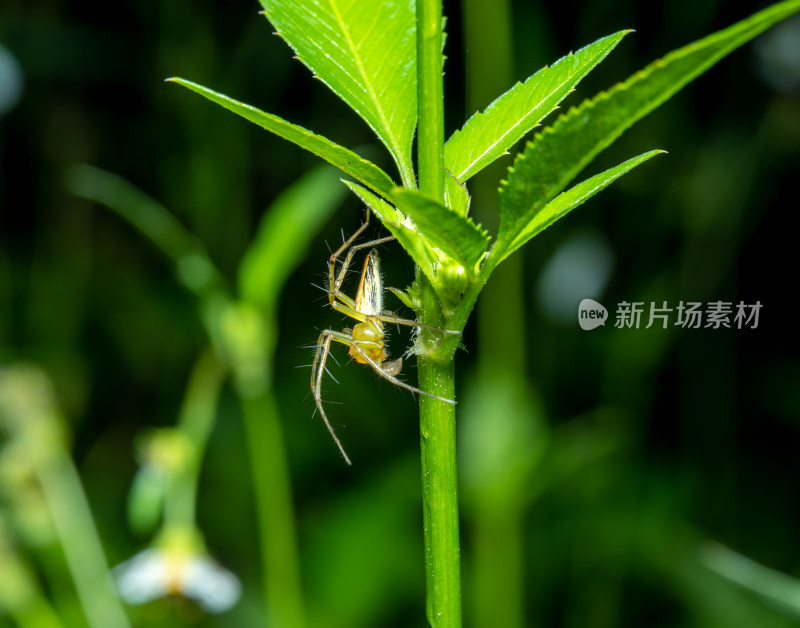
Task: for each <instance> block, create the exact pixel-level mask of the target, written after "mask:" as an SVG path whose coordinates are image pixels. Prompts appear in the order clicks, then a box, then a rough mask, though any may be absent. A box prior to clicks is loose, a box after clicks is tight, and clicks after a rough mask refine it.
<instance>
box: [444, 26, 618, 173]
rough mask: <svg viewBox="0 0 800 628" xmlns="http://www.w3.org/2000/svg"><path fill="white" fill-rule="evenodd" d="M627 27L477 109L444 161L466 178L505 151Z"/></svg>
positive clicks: (449, 146)
mask: <svg viewBox="0 0 800 628" xmlns="http://www.w3.org/2000/svg"><path fill="white" fill-rule="evenodd" d="M628 32H629V31H620V32H618V33H614V34H613V35H609V36H607V37H604V38H602V39H598V40H597V41H596V42H594V43H593V44H589V45H588V46H586V47H585V48H581V49H580V50H579V51H578V52H576V53H575V54H569V55H567V56H565V57H562V58H561V59H559V60H558V61H556V62H555V63H554V64H553V65H552V66H549V67H547V66H545V67H544V68H542V69H541V70H539V71H538V72H537V73H536V74H534V75H533V76H531V77H529V78H528V80H526V81H525V82H524V83H517V84H516V85H515V86H514V87H512V88H511V89H509V90H508V91H507V92H506V93H505V94H503V95H502V96H500V97H499V98H497V100H495V101H494V102H493V103H492V104H490V105H489V106H488V107H487V108H486V110H485V111H482V112H480V111H479V112H477V113H475V114H474V115H473V116H472V117H471V118H470V119H469V120H467V122H466V123H465V124H464V126H463V127H462V128H461V130H459V131H456V132H455V133H453V135H452V137H450V139H449V140H448V141H447V144H445V151H444V154H445V166H447V169H448V170H449V171H450V172H451V173H452V174H453V176H455V177H456V179H458V181H460V182H461V183H464V182H465V181H466V180H467V179H469V178H470V177H471V176H472V175H474V174H475V173H476V172H478V171H480V170H482V169H483V168H484V167H486V166H488V165H489V164H490V163H492V162H493V161H494V160H495V159H497V158H498V157H500V156H501V155H503V154H505V153H506V151H508V149H509V148H511V147H512V146H513V145H514V144H515V143H516V142H517V140H519V139H520V138H521V137H522V136H523V135H525V134H526V133H527V132H528V131H530V130H531V129H532V128H534V127H535V126H536V125H537V124H539V122H540V121H541V120H542V119H543V118H544V117H545V116H547V114H549V113H550V112H551V111H553V109H555V108H556V107H557V106H558V103H560V102H561V101H562V100H563V99H564V98H565V97H566V96H567V95H568V94H569V93H570V92H572V90H573V89H574V88H575V85H577V84H578V82H579V81H580V80H581V79H582V78H583V77H584V76H586V74H588V73H589V72H590V71H591V70H592V69H593V68H594V67H595V66H596V65H597V64H598V63H600V62H601V61H602V60H603V59H604V58H605V57H606V55H607V54H608V53H609V52H611V51H612V50H613V49H614V47H615V46H616V45H617V44H618V43H619V42H620V41H621V40H622V38H623V37H624V36H625V35H626V34H627V33H628Z"/></svg>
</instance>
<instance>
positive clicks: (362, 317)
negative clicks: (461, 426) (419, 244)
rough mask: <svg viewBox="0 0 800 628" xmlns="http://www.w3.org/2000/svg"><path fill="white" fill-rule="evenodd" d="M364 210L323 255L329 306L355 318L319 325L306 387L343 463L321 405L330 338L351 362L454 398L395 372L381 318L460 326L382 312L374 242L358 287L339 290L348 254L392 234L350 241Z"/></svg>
mask: <svg viewBox="0 0 800 628" xmlns="http://www.w3.org/2000/svg"><path fill="white" fill-rule="evenodd" d="M369 213H370V212H369V210H368V211H367V217H366V220H365V221H364V224H362V225H361V226H360V227H359V228H358V229H357V230H356V231H355V233H353V235H351V236H350V237H349V238H347V240H345V242H344V243H343V244H342V246H340V247H339V248H338V249H336V251H335V252H334V253H332V254H331V256H330V258H329V259H328V300H329V301H330V304H331V307H332V308H333V309H335V310H336V311H338V312H341V313H342V314H345V315H346V316H349V317H350V318H353V319H355V320H356V321H358V323H357V324H355V325H354V326H353V328H352V329H349V328H348V329H345V330H344V331H334V330H333V329H326V330H324V331H323V332H322V333H321V334H320V336H319V339H318V340H317V345H316V352H315V354H314V362H313V364H312V368H311V391H312V394H313V396H314V402H315V404H316V406H317V409H318V410H319V412H320V415H321V416H322V420H323V421H324V422H325V426H326V427H327V428H328V431H329V432H330V434H331V436H332V437H333V440H334V442H335V443H336V446H337V447H338V448H339V451H341V453H342V456H343V457H344V459H345V461H346V462H347V464H351V462H350V458H349V457H348V456H347V453H346V452H345V450H344V447H343V446H342V443H341V441H340V440H339V438H338V437H337V436H336V432H335V431H334V429H333V426H332V425H331V423H330V421H329V420H328V416H327V415H326V414H325V410H324V408H323V407H322V377H323V374H324V373H325V372H326V370H327V369H326V368H325V364H326V362H327V360H328V356H329V355H331V353H330V348H331V342H333V341H334V340H335V341H336V342H338V343H341V344H344V345H347V346H348V348H349V354H350V357H351V358H353V360H354V361H355V362H358V363H360V364H368V365H369V366H370V367H371V368H372V369H373V370H374V371H375V372H376V373H377V374H378V375H380V376H381V377H383V378H385V379H387V380H389V381H390V382H392V383H393V384H395V385H397V386H400V387H401V388H405V389H406V390H409V391H411V392H415V393H417V394H420V395H425V396H427V397H432V398H433V399H438V400H440V401H443V402H445V403H452V404H455V403H456V402H455V401H454V400H452V399H447V398H445V397H440V396H439V395H435V394H433V393H429V392H425V391H424V390H420V389H419V388H416V387H414V386H411V385H409V384H406V383H405V382H403V381H401V380H400V379H398V378H397V377H396V375H397V374H398V373H399V372H400V369H401V368H402V364H403V360H402V358H398V359H397V360H389V356H388V354H387V351H386V347H385V341H384V336H385V335H386V334H385V332H384V328H383V324H384V323H396V324H398V325H406V326H408V327H415V328H421V329H427V330H429V331H438V332H441V333H447V334H458V333H459V332H457V331H453V330H448V329H439V328H437V327H431V326H430V325H425V324H423V323H418V322H417V321H414V320H410V319H406V318H401V317H399V316H395V315H393V314H392V313H391V312H385V310H384V309H383V291H384V289H383V279H382V278H381V273H380V265H379V261H378V252H377V250H376V249H374V248H373V249H372V250H370V252H369V254H368V255H367V258H366V260H365V262H364V269H363V270H362V272H361V282H360V284H359V287H358V292H357V294H356V298H351V297H349V296H347V295H346V294H344V293H343V292H342V290H341V287H342V284H343V283H344V280H345V278H346V275H347V270H348V268H349V267H350V263H351V262H352V260H353V256H354V255H355V254H356V253H357V252H358V251H361V250H363V249H366V248H368V247H375V246H377V245H378V244H382V243H384V242H389V241H390V240H394V236H387V237H384V238H379V239H377V240H371V241H369V242H365V243H363V244H353V243H354V242H355V241H356V239H357V238H358V237H359V236H360V235H361V234H362V233H363V232H364V230H365V229H366V227H367V225H368V224H369ZM345 250H347V255H346V256H345V258H344V261H343V262H342V265H341V267H340V268H339V272H338V273H337V272H336V261H337V259H338V258H339V256H340V255H342V254H343V253H344V251H345Z"/></svg>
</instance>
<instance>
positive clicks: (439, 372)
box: [417, 0, 461, 628]
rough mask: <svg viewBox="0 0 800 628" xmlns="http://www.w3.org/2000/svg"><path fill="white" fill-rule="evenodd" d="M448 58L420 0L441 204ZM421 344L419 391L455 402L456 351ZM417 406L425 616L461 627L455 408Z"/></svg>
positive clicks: (424, 112) (430, 5)
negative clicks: (445, 83)
mask: <svg viewBox="0 0 800 628" xmlns="http://www.w3.org/2000/svg"><path fill="white" fill-rule="evenodd" d="M443 62H444V58H443V56H442V3H441V0H417V85H418V93H417V100H418V104H419V133H418V141H419V180H420V189H421V190H422V191H423V192H425V193H426V194H427V195H428V196H430V197H431V198H434V199H437V200H439V201H444V174H445V173H444V88H443V82H442V69H443ZM417 285H418V286H419V287H420V289H421V295H422V309H421V311H420V312H419V313H418V314H419V315H420V317H421V318H422V320H423V322H425V323H426V324H428V325H434V326H436V325H440V324H441V304H440V303H439V301H438V299H437V298H436V295H435V294H434V292H433V289H432V288H431V286H430V284H429V283H428V281H427V279H426V278H425V277H424V276H423V275H422V273H418V277H417ZM426 343H427V346H425V345H426ZM422 345H423V347H422V351H421V353H420V355H419V356H418V361H417V365H418V370H419V386H420V389H421V390H424V391H426V392H430V393H433V394H434V395H438V396H440V397H444V398H446V399H453V398H454V396H455V384H454V369H453V361H452V355H453V352H452V351H448V350H447V349H446V348H444V347H441V346H438V345H437V344H436V343H435V342H433V341H432V340H429V341H425V340H424V339H423V342H422ZM419 411H420V434H421V438H420V447H421V454H422V503H423V521H424V526H425V569H426V583H427V614H428V621H429V622H430V624H431V626H435V627H436V628H439V627H442V626H451V627H460V626H461V560H460V549H459V534H458V482H457V475H456V414H455V407H454V406H453V405H452V404H449V403H445V402H443V401H439V400H438V399H433V398H430V397H421V399H420V407H419Z"/></svg>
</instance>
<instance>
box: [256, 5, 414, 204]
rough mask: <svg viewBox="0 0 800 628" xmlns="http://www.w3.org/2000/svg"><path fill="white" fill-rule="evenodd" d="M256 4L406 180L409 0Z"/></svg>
mask: <svg viewBox="0 0 800 628" xmlns="http://www.w3.org/2000/svg"><path fill="white" fill-rule="evenodd" d="M261 4H262V6H263V7H264V13H265V14H266V16H267V18H268V19H269V21H270V22H272V24H273V26H275V28H276V29H277V32H278V35H280V36H281V37H282V38H283V39H284V40H286V42H287V43H288V44H289V45H290V46H291V47H292V48H293V49H294V51H295V52H296V53H297V58H298V59H300V61H302V62H303V63H304V64H305V65H307V66H308V67H309V68H310V69H311V71H312V72H314V74H315V75H316V76H317V77H318V78H320V79H321V80H322V81H323V82H324V83H325V84H326V85H327V86H328V87H329V88H330V89H331V90H333V92H334V93H336V94H337V95H338V96H339V97H340V98H342V100H344V101H345V102H346V103H347V104H348V105H349V106H350V107H351V108H352V109H353V110H354V111H355V112H356V113H358V115H360V116H361V117H362V118H363V119H364V121H366V123H367V124H368V125H369V126H370V127H371V128H372V130H373V131H374V132H375V134H376V135H377V136H378V137H379V138H380V140H381V141H382V142H383V143H384V144H385V145H386V148H388V149H389V152H390V153H391V154H392V156H393V157H394V159H395V162H396V163H397V166H398V168H399V170H400V172H401V174H402V176H403V183H404V184H405V185H413V184H414V177H413V166H412V163H411V143H412V140H413V139H414V128H415V126H416V122H417V63H416V58H417V52H416V30H415V23H416V22H415V9H414V5H415V2H414V0H358V1H357V2H354V1H353V0H324V1H323V2H314V1H312V0H261ZM373 189H374V188H373Z"/></svg>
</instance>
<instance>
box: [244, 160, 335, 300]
mask: <svg viewBox="0 0 800 628" xmlns="http://www.w3.org/2000/svg"><path fill="white" fill-rule="evenodd" d="M345 194H346V190H345V187H344V186H343V185H342V183H341V181H340V179H339V174H338V172H337V171H336V170H334V169H333V168H331V167H330V166H320V167H318V168H316V169H315V170H312V171H311V172H309V173H308V174H306V175H305V176H303V177H301V178H300V179H299V180H298V181H297V182H295V183H294V184H293V185H291V186H290V187H289V188H287V189H286V190H284V191H283V192H282V193H281V195H280V196H279V197H278V198H277V199H275V201H274V202H273V203H272V205H271V206H270V207H269V209H267V211H266V212H265V213H264V217H263V218H262V219H261V224H260V225H259V227H258V232H257V233H256V236H255V238H254V240H253V242H252V243H251V244H250V246H249V248H248V249H247V251H245V253H244V256H243V257H242V261H241V263H240V264H239V277H238V279H239V294H240V296H241V297H242V298H243V299H244V300H245V301H248V302H250V303H254V304H257V305H259V306H261V307H263V308H271V307H272V306H274V305H275V302H276V300H277V297H278V294H279V293H280V290H281V288H282V287H283V285H284V283H285V282H286V279H287V278H288V276H289V274H290V273H291V272H292V271H293V270H294V269H295V268H296V267H297V265H298V263H299V262H300V260H302V259H303V258H304V257H305V252H306V249H307V248H308V244H309V242H310V241H311V239H312V238H313V237H314V236H315V235H316V234H317V233H318V232H319V229H320V227H321V226H322V224H323V223H324V222H325V221H326V220H327V219H328V217H329V216H330V215H331V214H332V213H333V211H334V210H335V209H336V208H337V207H338V206H339V204H340V203H341V201H342V198H343V197H344V196H345Z"/></svg>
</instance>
